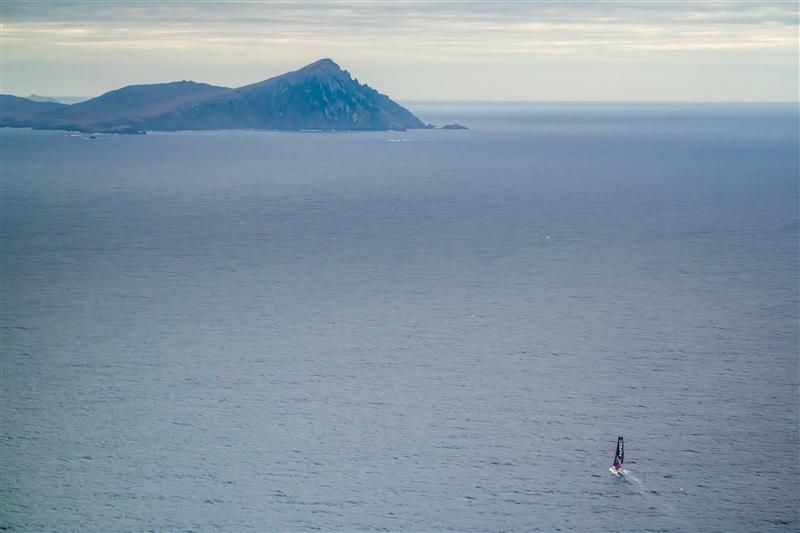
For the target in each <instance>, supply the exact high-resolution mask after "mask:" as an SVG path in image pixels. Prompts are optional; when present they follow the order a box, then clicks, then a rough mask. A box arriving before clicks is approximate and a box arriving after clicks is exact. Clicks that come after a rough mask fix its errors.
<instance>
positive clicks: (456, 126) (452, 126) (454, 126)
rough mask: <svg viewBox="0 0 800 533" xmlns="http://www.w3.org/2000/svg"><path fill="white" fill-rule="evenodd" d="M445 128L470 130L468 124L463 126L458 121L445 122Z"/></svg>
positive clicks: (443, 127)
mask: <svg viewBox="0 0 800 533" xmlns="http://www.w3.org/2000/svg"><path fill="white" fill-rule="evenodd" d="M442 129H443V130H468V129H469V128H468V127H466V126H462V125H461V124H459V123H458V122H454V123H453V124H445V125H444V126H442Z"/></svg>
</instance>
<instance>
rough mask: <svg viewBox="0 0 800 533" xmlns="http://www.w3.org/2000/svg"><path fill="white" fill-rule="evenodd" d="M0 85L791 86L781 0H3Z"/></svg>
mask: <svg viewBox="0 0 800 533" xmlns="http://www.w3.org/2000/svg"><path fill="white" fill-rule="evenodd" d="M0 6H2V8H1V9H2V12H1V13H0V18H1V19H2V34H1V36H0V39H1V40H2V52H1V53H2V92H4V93H12V94H23V95H25V94H29V93H38V94H49V95H95V94H99V93H101V92H104V91H106V90H110V89H113V88H117V87H120V86H123V85H127V84H131V83H153V82H163V81H172V80H176V79H193V80H196V81H205V82H208V83H214V84H220V85H226V86H238V85H243V84H246V83H251V82H255V81H258V80H261V79H264V78H267V77H269V76H272V75H275V74H279V73H282V72H284V71H287V70H292V69H294V68H297V67H300V66H302V65H304V64H306V63H309V62H311V61H313V60H316V59H319V58H321V57H331V58H332V59H334V60H335V61H336V62H338V63H339V64H340V65H342V67H344V68H347V69H348V70H350V72H351V73H352V74H353V75H354V76H355V77H358V78H359V79H360V80H361V81H363V82H366V83H369V84H370V85H372V86H374V87H376V88H377V89H379V90H381V91H382V92H385V93H387V94H389V95H390V96H393V97H396V98H401V99H425V98H432V99H517V100H796V99H797V97H798V76H799V74H800V73H799V72H798V4H797V2H663V3H662V2H408V1H392V2H388V1H362V2H338V1H328V2H236V3H235V2H196V1H195V2H183V1H172V2H153V1H147V2H145V1H138V2H31V1H27V2H17V1H13V0H12V1H9V0H4V1H3V2H2V4H0Z"/></svg>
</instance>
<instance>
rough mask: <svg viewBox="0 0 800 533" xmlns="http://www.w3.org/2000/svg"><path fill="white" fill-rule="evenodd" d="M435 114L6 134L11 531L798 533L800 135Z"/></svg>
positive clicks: (713, 107)
mask: <svg viewBox="0 0 800 533" xmlns="http://www.w3.org/2000/svg"><path fill="white" fill-rule="evenodd" d="M408 105H409V107H410V109H411V110H412V111H413V112H415V114H417V115H418V116H419V117H420V118H422V119H423V120H425V121H426V122H427V121H432V122H435V123H438V124H443V123H446V122H452V121H458V122H461V123H464V124H466V125H468V126H470V127H471V128H472V129H470V130H466V131H443V130H422V131H409V132H401V133H397V132H368V133H367V132H362V133H277V132H262V131H226V132H183V133H164V134H149V135H142V136H100V137H99V138H98V139H96V140H86V137H87V136H86V135H80V136H68V135H66V134H65V133H64V132H52V131H51V132H42V131H29V130H9V129H5V130H2V132H0V138H1V139H2V154H0V155H2V195H1V196H0V203H1V205H0V207H1V208H2V213H1V214H2V243H1V244H2V294H1V296H2V318H3V323H2V338H1V339H0V340H1V341H2V369H1V370H2V389H1V391H0V400H2V404H1V405H0V415H1V420H0V422H2V428H1V433H2V447H0V450H2V453H1V454H0V467H1V468H2V481H1V482H0V525H2V526H4V527H5V528H7V529H8V530H12V531H33V530H36V531H42V530H59V531H77V530H80V531H128V530H152V529H165V530H174V531H183V530H194V531H245V530H306V529H323V530H367V529H389V530H416V531H418V530H443V529H455V530H487V531H521V530H546V531H550V530H555V529H561V530H592V531H596V530H604V531H796V530H797V529H798V527H800V520H799V519H798V508H799V506H800V496H798V486H799V483H800V472H799V471H798V468H799V467H798V463H799V461H798V449H800V443H798V409H799V407H798V406H799V405H800V402H799V399H798V381H800V378H799V376H798V112H797V107H796V105H795V104H530V103H528V104H522V103H503V104H492V103H484V104H477V103H450V104H442V103H426V102H411V103H409V104H408ZM387 141H391V142H387ZM617 435H624V437H625V440H626V444H627V446H626V466H627V468H628V469H629V470H630V472H631V475H630V476H629V477H628V478H625V479H621V478H615V477H612V476H611V475H610V473H609V471H608V467H609V466H610V464H611V460H612V458H613V454H614V445H615V441H616V437H617Z"/></svg>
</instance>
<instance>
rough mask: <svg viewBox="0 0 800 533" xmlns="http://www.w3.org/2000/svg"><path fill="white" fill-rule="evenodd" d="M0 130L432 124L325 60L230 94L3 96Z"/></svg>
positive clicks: (129, 91)
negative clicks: (75, 99) (67, 98)
mask: <svg viewBox="0 0 800 533" xmlns="http://www.w3.org/2000/svg"><path fill="white" fill-rule="evenodd" d="M0 126H2V127H29V128H38V129H51V130H52V129H56V130H71V131H81V132H94V133H144V132H146V131H181V130H224V129H266V130H292V131H300V130H316V131H358V130H362V131H368V130H374V131H404V130H410V129H429V128H432V127H433V126H432V125H431V124H425V123H423V122H422V121H421V120H420V119H418V118H417V117H415V116H414V115H413V114H412V113H411V112H410V111H409V110H408V109H406V108H405V107H403V106H401V105H399V104H397V103H396V102H394V101H393V100H392V99H390V98H389V97H388V96H386V95H384V94H381V93H379V92H378V91H376V90H375V89H373V88H372V87H370V86H368V85H366V84H362V83H360V82H359V81H358V80H357V79H354V78H353V77H351V76H350V74H349V73H348V72H347V71H346V70H343V69H342V68H341V67H339V65H337V64H336V63H335V62H333V61H332V60H331V59H327V58H326V59H320V60H319V61H315V62H314V63H311V64H310V65H306V66H305V67H303V68H301V69H299V70H296V71H293V72H289V73H286V74H283V75H280V76H275V77H273V78H269V79H267V80H264V81H261V82H258V83H254V84H251V85H246V86H244V87H239V88H234V89H231V88H228V87H219V86H215V85H209V84H205V83H197V82H193V81H185V80H184V81H178V82H172V83H160V84H151V85H130V86H127V87H123V88H121V89H117V90H114V91H110V92H107V93H105V94H102V95H100V96H98V97H96V98H92V99H90V100H86V101H83V102H79V103H75V104H72V105H68V104H62V103H57V102H53V101H37V100H33V99H30V98H21V97H18V96H12V95H7V94H4V95H0Z"/></svg>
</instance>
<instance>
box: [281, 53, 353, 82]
mask: <svg viewBox="0 0 800 533" xmlns="http://www.w3.org/2000/svg"><path fill="white" fill-rule="evenodd" d="M288 75H290V76H292V77H293V78H306V77H313V76H317V77H321V78H327V77H333V78H343V79H349V78H350V74H349V73H348V72H347V71H346V70H343V69H342V67H340V66H339V65H337V64H336V63H335V62H334V61H333V60H332V59H329V58H327V57H325V58H322V59H318V60H317V61H314V62H313V63H309V64H308V65H306V66H304V67H303V68H300V69H297V70H295V71H294V72H290V73H289V74H288Z"/></svg>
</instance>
